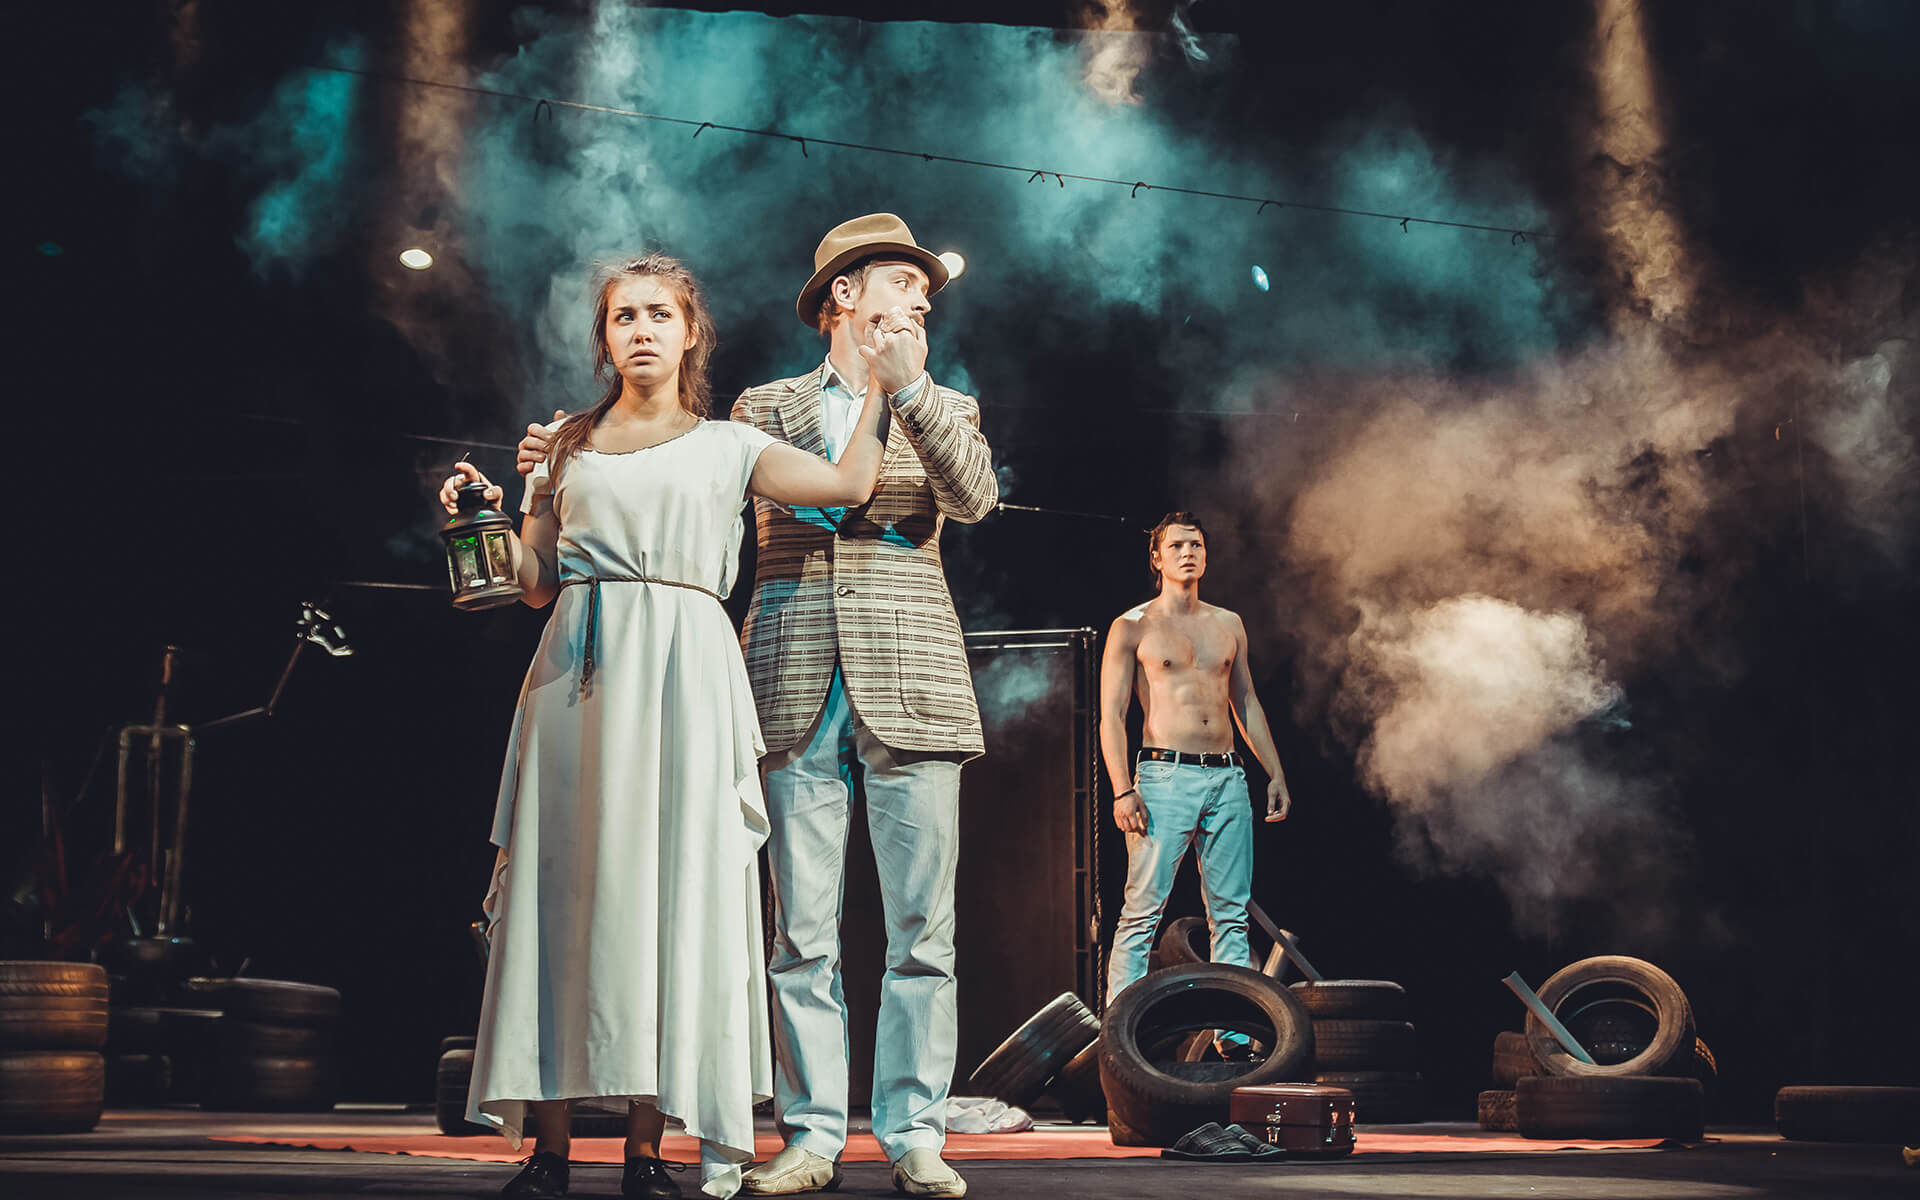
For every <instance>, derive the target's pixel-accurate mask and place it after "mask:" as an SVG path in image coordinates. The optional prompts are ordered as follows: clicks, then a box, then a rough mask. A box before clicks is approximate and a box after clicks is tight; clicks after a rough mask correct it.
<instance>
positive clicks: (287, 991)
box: [214, 979, 340, 1028]
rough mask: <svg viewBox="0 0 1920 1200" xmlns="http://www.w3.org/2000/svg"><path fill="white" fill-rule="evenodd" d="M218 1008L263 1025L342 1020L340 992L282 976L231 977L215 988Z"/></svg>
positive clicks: (325, 1022) (317, 1024) (294, 1024)
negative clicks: (274, 977)
mask: <svg viewBox="0 0 1920 1200" xmlns="http://www.w3.org/2000/svg"><path fill="white" fill-rule="evenodd" d="M214 995H215V996H216V997H217V998H218V999H217V1000H216V1001H215V1005H216V1007H218V1008H220V1009H222V1010H224V1011H225V1012H226V1014H227V1015H228V1016H230V1017H235V1018H238V1019H239V1020H242V1021H254V1022H257V1023H259V1024H262V1025H281V1026H289V1025H291V1026H301V1027H308V1028H311V1027H317V1026H324V1025H331V1024H333V1023H334V1022H336V1021H338V1020H339V1019H340V993H339V992H338V991H335V990H334V989H333V988H330V987H321V986H319V985H317V984H312V983H290V982H287V981H286V980H281V979H229V980H226V981H225V982H224V983H222V984H221V985H220V986H219V988H218V989H217V990H216V991H215V993H214Z"/></svg>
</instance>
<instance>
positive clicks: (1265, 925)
mask: <svg viewBox="0 0 1920 1200" xmlns="http://www.w3.org/2000/svg"><path fill="white" fill-rule="evenodd" d="M1247 913H1248V914H1249V915H1250V916H1252V917H1253V919H1254V920H1255V921H1257V922H1259V925H1260V928H1262V929H1264V930H1266V931H1267V936H1268V937H1270V938H1272V939H1273V944H1274V945H1276V946H1279V947H1282V948H1284V949H1285V950H1286V952H1287V957H1288V958H1290V959H1292V960H1293V965H1294V966H1296V967H1299V968H1300V973H1301V974H1302V975H1305V976H1306V977H1307V979H1308V981H1309V982H1311V983H1320V982H1322V981H1324V980H1325V979H1326V976H1325V975H1322V974H1321V973H1320V972H1319V971H1318V970H1317V969H1316V968H1315V967H1314V965H1313V964H1312V963H1310V962H1308V961H1307V956H1306V955H1304V954H1302V953H1300V947H1298V946H1296V945H1294V944H1293V938H1292V937H1291V936H1289V935H1288V933H1287V931H1286V930H1284V929H1282V928H1280V927H1279V926H1278V925H1275V924H1274V923H1273V918H1272V917H1269V916H1268V915H1267V913H1266V910H1265V909H1263V908H1261V907H1260V906H1259V905H1258V904H1255V903H1254V902H1253V901H1251V900H1249V901H1248V902H1247ZM1269 973H1271V972H1269Z"/></svg>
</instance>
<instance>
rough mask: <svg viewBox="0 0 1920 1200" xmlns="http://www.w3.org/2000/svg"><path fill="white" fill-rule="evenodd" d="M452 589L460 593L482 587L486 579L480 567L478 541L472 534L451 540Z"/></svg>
mask: <svg viewBox="0 0 1920 1200" xmlns="http://www.w3.org/2000/svg"><path fill="white" fill-rule="evenodd" d="M453 564H454V571H455V574H454V581H453V585H454V587H456V588H458V589H459V590H460V591H463V592H464V591H466V590H467V589H468V588H474V587H483V586H485V585H486V582H487V577H486V574H485V573H484V572H483V571H482V569H481V566H480V539H479V538H478V537H476V536H475V535H473V534H467V535H466V536H464V537H458V538H455V539H454V540H453Z"/></svg>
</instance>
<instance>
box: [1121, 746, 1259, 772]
mask: <svg viewBox="0 0 1920 1200" xmlns="http://www.w3.org/2000/svg"><path fill="white" fill-rule="evenodd" d="M1140 761H1141V762H1170V763H1180V764H1182V765H1183V766H1189V767H1237V766H1239V765H1240V752H1239V751H1238V750H1229V751H1227V752H1226V753H1225V754H1189V753H1187V752H1186V751H1185V750H1162V749H1161V748H1160V747H1158V746H1142V747H1140Z"/></svg>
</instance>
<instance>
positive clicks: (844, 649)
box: [733, 368, 1000, 757]
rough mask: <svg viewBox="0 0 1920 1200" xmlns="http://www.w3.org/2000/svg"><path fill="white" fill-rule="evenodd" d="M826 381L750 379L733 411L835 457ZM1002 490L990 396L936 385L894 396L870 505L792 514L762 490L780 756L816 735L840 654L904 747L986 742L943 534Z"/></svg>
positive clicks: (757, 641) (771, 741)
mask: <svg viewBox="0 0 1920 1200" xmlns="http://www.w3.org/2000/svg"><path fill="white" fill-rule="evenodd" d="M820 376H821V371H820V369H819V368H815V369H814V370H813V371H811V372H809V373H807V374H805V375H800V376H796V377H794V378H792V379H781V380H776V381H775V382H773V383H768V384H762V385H761V386H759V387H753V388H748V389H747V390H746V391H745V392H743V393H741V395H740V399H739V400H737V401H735V402H734V405H733V419H734V420H736V421H744V422H746V423H747V424H749V425H752V426H754V427H755V428H758V429H761V430H764V431H766V432H767V433H770V434H772V435H773V436H774V437H777V438H779V439H781V440H782V441H785V442H787V443H789V444H791V445H793V446H797V447H799V448H800V449H802V450H805V451H806V452H808V453H809V454H818V455H820V456H821V457H822V458H825V457H826V454H827V443H826V437H825V435H824V433H823V432H822V428H821V412H820ZM999 499H1000V485H999V481H998V480H997V479H996V478H995V476H994V473H993V458H992V452H991V451H990V450H989V449H988V447H987V440H986V438H984V437H982V436H981V434H980V406H979V404H977V403H976V402H975V401H974V399H973V398H972V397H971V396H967V395H963V394H962V393H960V392H956V391H954V390H953V389H952V388H944V387H940V386H939V385H938V384H936V383H934V382H933V381H932V380H931V379H929V380H928V381H927V383H926V385H924V386H923V387H922V388H921V389H920V391H919V392H918V393H916V394H915V395H914V396H913V397H912V399H910V400H906V401H896V402H895V403H894V405H893V407H892V415H891V421H890V428H889V429H888V431H887V452H886V456H885V458H883V459H882V461H881V465H880V481H879V483H878V484H877V485H876V486H875V487H874V491H873V497H872V498H871V499H870V500H868V501H867V503H865V504H862V505H860V506H859V507H858V508H852V509H846V510H841V509H825V510H822V509H817V508H799V509H793V510H788V509H786V508H783V507H781V506H780V505H777V504H774V503H773V502H772V501H769V500H764V499H761V498H759V497H755V499H754V515H755V526H756V530H757V535H758V546H759V555H758V559H757V562H756V566H755V569H754V578H753V600H752V603H751V604H750V605H749V606H748V609H747V620H746V625H745V627H744V628H743V629H742V631H741V641H742V642H743V643H744V646H745V650H746V659H747V674H748V675H749V676H750V677H751V679H752V680H753V699H754V703H755V705H756V706H757V707H758V708H759V710H760V733H761V736H762V737H763V738H765V739H766V743H767V750H768V752H769V753H773V752H777V751H781V750H786V749H788V748H790V747H792V746H793V745H794V744H795V743H796V742H798V741H799V740H800V739H801V738H802V737H803V736H805V735H806V733H807V731H808V729H809V728H810V727H811V726H812V724H813V720H814V718H815V717H816V716H818V715H819V712H820V708H821V705H822V704H824V703H825V701H826V696H827V686H828V685H829V684H830V683H831V682H832V680H833V666H834V660H835V657H836V655H837V656H838V658H839V662H840V670H841V676H842V678H843V680H844V681H845V685H846V689H847V695H848V698H849V699H851V700H852V701H853V706H854V708H855V710H857V711H858V712H859V714H860V719H861V720H862V721H864V722H866V725H867V727H868V728H869V729H871V730H873V732H874V733H875V734H877V735H878V736H879V738H880V740H881V741H882V742H884V743H886V744H887V745H888V746H890V747H892V748H894V749H897V750H921V751H938V752H948V753H958V754H964V755H966V756H968V757H972V756H973V755H976V754H979V753H981V752H982V751H983V750H984V749H985V744H984V742H983V740H982V737H981V733H980V710H979V707H978V705H977V704H976V702H975V701H974V696H973V674H972V672H971V670H970V669H969V668H968V666H967V649H966V643H965V642H964V641H963V640H962V639H961V635H960V619H959V618H958V617H957V616H955V615H954V611H953V597H952V596H951V595H950V594H949V593H948V591H947V577H946V572H945V570H944V568H943V567H942V565H941V561H940V530H941V527H942V526H943V525H944V524H945V522H946V519H947V518H948V517H952V518H953V519H954V520H956V521H964V522H969V523H971V522H974V521H978V520H980V519H981V518H982V517H984V516H986V515H987V514H988V513H989V512H992V511H993V507H994V505H995V504H996V503H997V502H998V501H999Z"/></svg>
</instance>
